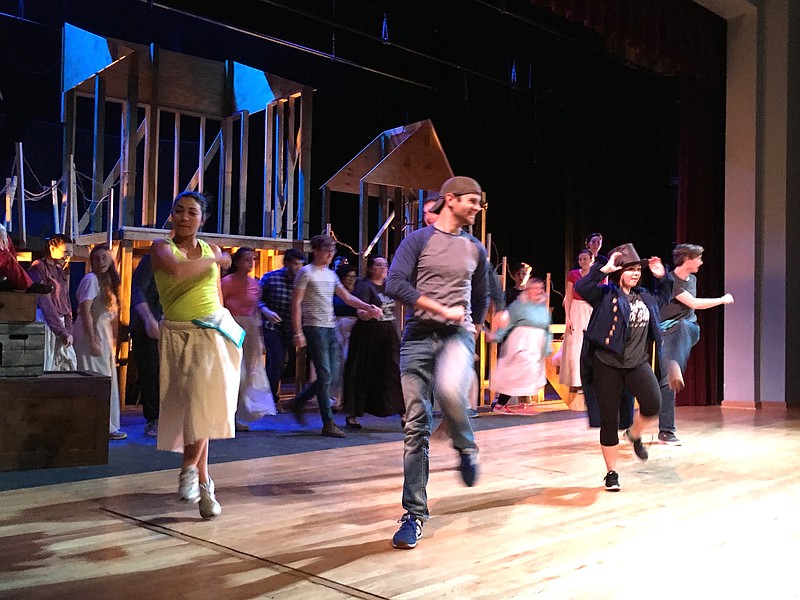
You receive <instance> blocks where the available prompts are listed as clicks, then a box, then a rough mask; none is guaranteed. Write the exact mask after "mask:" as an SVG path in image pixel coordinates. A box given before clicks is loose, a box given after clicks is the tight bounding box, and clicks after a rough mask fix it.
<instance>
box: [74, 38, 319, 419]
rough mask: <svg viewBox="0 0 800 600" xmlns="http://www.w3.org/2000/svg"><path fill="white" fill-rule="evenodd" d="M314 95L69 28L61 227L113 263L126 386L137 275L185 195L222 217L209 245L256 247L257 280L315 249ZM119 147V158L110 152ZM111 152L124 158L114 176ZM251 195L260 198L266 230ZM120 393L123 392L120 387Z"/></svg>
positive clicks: (208, 235) (233, 68)
mask: <svg viewBox="0 0 800 600" xmlns="http://www.w3.org/2000/svg"><path fill="white" fill-rule="evenodd" d="M312 93H313V89H311V88H310V87H308V86H305V85H302V84H300V83H296V82H292V81H289V80H287V79H283V78H280V77H276V76H274V75H270V74H268V73H265V72H263V71H260V70H258V69H255V68H253V67H250V66H247V65H243V64H240V63H237V62H234V61H232V60H228V61H226V62H218V61H213V60H208V59H204V58H198V57H195V56H189V55H185V54H180V53H177V52H171V51H167V50H163V49H161V48H159V47H158V46H156V45H155V44H151V45H149V46H143V45H138V44H132V43H128V42H124V41H119V40H114V39H110V38H104V37H102V36H98V35H95V34H92V33H90V32H87V31H83V30H81V29H79V28H77V27H73V26H71V25H68V24H67V25H65V27H64V30H63V63H62V122H63V131H64V138H63V161H64V163H63V171H64V175H63V179H62V182H63V188H62V193H63V194H64V196H65V197H66V199H67V203H66V205H67V210H66V212H67V215H66V218H65V228H64V229H65V233H66V234H67V235H68V236H70V237H71V238H72V239H73V240H74V242H75V244H76V246H77V247H78V249H81V248H83V249H85V248H87V247H89V246H91V245H93V244H96V243H100V242H106V243H108V244H109V247H111V248H112V249H113V251H114V254H115V256H116V260H117V266H118V268H119V271H120V277H121V280H122V283H121V286H120V289H121V295H122V297H121V299H120V326H121V327H120V330H121V332H122V333H121V335H120V338H121V343H120V349H119V354H118V358H119V364H120V373H119V375H120V381H121V382H124V381H125V376H126V364H127V358H128V344H127V343H126V339H127V336H126V332H127V326H128V324H129V322H130V309H131V306H130V282H131V274H132V272H133V269H134V268H135V265H136V262H137V261H138V257H139V256H140V255H141V254H144V253H146V252H147V251H148V249H149V247H150V244H151V243H152V241H153V240H155V239H158V238H163V237H165V236H166V235H168V230H167V229H166V226H167V222H166V221H167V218H168V214H169V209H170V206H171V201H172V198H173V197H174V196H175V195H177V194H178V193H179V192H181V191H190V190H196V191H200V192H203V193H204V194H206V195H207V197H209V198H210V199H211V202H210V203H211V204H212V205H215V211H214V216H215V218H210V219H208V220H207V222H206V226H205V227H206V229H207V230H209V231H207V232H204V233H203V234H202V237H203V238H205V239H207V240H209V241H212V242H214V243H216V244H218V245H219V246H220V247H223V248H227V249H233V248H237V247H241V246H249V247H253V248H255V249H256V250H257V254H258V260H257V263H256V274H257V275H260V274H261V273H262V272H265V271H267V270H271V269H272V268H274V267H275V265H276V263H277V260H278V258H279V256H280V255H281V253H282V252H283V251H285V250H286V249H288V248H291V247H294V248H298V249H301V250H304V251H307V250H308V249H309V245H308V242H307V240H308V238H309V208H310V202H309V191H310V188H309V181H310V167H311V110H312ZM117 115H118V120H116V119H115V117H116V116H117ZM81 119H83V120H84V121H88V120H89V119H91V123H92V135H91V145H90V148H89V144H88V143H87V142H88V140H85V139H81V138H80V135H81V131H80V129H79V127H78V125H79V122H81ZM109 125H111V126H109ZM251 128H252V129H254V130H256V129H257V131H258V132H259V133H260V132H261V129H262V128H263V136H261V135H253V136H251V135H250V131H251ZM115 140H119V151H118V153H117V152H116V151H115V150H112V149H111V148H110V147H109V146H108V142H109V141H115ZM261 153H263V154H261ZM109 156H112V157H116V158H117V160H116V161H115V162H114V163H113V165H112V166H111V168H108V164H110V161H109V160H108V157H109ZM262 156H263V159H262ZM170 158H171V160H170ZM254 164H257V165H258V170H257V171H256V170H255V169H254V168H253V165H254ZM80 168H86V169H87V170H89V169H90V170H91V191H90V192H89V193H87V190H84V194H83V195H84V196H86V198H88V200H87V201H86V202H85V206H82V202H81V198H80V197H79V194H78V192H79V187H80V186H79V181H78V178H77V176H76V175H77V174H78V173H79V172H80V171H79V169H80ZM253 171H256V172H255V173H253ZM254 175H255V177H254ZM258 179H260V181H258ZM212 191H213V193H212ZM253 196H260V207H259V212H260V219H259V220H260V223H259V222H257V221H256V219H255V218H254V212H255V208H254V207H253ZM214 198H216V202H214ZM81 213H82V214H81ZM248 214H249V215H250V219H248V218H247V217H248ZM254 222H255V225H254ZM159 223H160V225H159ZM120 388H121V389H120V391H121V393H124V385H121V386H120ZM121 401H122V402H123V403H124V399H121Z"/></svg>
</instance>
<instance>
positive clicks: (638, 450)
mask: <svg viewBox="0 0 800 600" xmlns="http://www.w3.org/2000/svg"><path fill="white" fill-rule="evenodd" d="M625 438H626V439H627V440H628V441H629V442H630V443H631V444H633V452H634V454H636V456H638V457H639V458H640V459H641V460H647V458H648V456H649V455H648V453H647V448H645V447H644V442H642V436H639V437H638V438H636V439H633V436H632V435H631V430H630V429H626V430H625Z"/></svg>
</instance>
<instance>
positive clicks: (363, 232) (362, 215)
mask: <svg viewBox="0 0 800 600" xmlns="http://www.w3.org/2000/svg"><path fill="white" fill-rule="evenodd" d="M367 235H369V183H367V182H366V181H364V180H363V179H362V180H361V181H360V182H359V194H358V272H359V273H363V272H364V268H365V265H364V257H363V255H362V253H363V252H364V248H366V247H367Z"/></svg>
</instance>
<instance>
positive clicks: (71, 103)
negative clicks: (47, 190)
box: [61, 90, 77, 239]
mask: <svg viewBox="0 0 800 600" xmlns="http://www.w3.org/2000/svg"><path fill="white" fill-rule="evenodd" d="M61 126H62V127H63V131H64V137H63V140H62V145H61V157H62V158H61V160H62V164H61V172H62V174H63V187H62V189H61V191H62V192H63V195H64V197H65V198H66V203H67V211H66V212H67V214H69V215H70V218H69V227H67V226H66V225H67V221H66V220H65V222H64V227H62V228H61V230H62V231H63V232H64V233H65V234H67V235H69V236H70V238H73V239H74V238H75V235H76V232H75V226H74V223H73V221H72V207H73V205H75V203H76V200H77V198H76V197H75V196H74V193H75V181H74V177H75V171H74V165H73V162H74V159H75V92H74V91H73V90H69V91H67V92H64V93H63V94H62V95H61Z"/></svg>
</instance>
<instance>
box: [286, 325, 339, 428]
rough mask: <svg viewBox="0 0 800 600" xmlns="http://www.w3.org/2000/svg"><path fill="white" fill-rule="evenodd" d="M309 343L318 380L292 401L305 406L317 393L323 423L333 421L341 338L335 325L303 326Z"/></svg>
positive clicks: (309, 352) (295, 404) (310, 355)
mask: <svg viewBox="0 0 800 600" xmlns="http://www.w3.org/2000/svg"><path fill="white" fill-rule="evenodd" d="M303 335H305V336H306V342H307V343H308V355H309V357H310V358H311V362H313V363H314V368H315V369H316V370H317V380H316V381H315V382H314V383H310V384H309V385H307V386H306V388H305V389H304V390H303V391H302V392H300V393H299V394H298V395H297V396H296V397H295V399H294V400H293V401H292V406H303V404H305V403H306V402H307V401H308V399H309V398H311V396H314V395H316V397H317V405H318V406H319V414H320V416H321V417H322V423H323V424H325V423H330V422H331V421H333V412H332V411H331V399H330V390H331V383H332V382H333V375H334V373H338V372H339V352H340V350H339V340H337V339H336V330H335V329H334V328H333V327H303Z"/></svg>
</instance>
